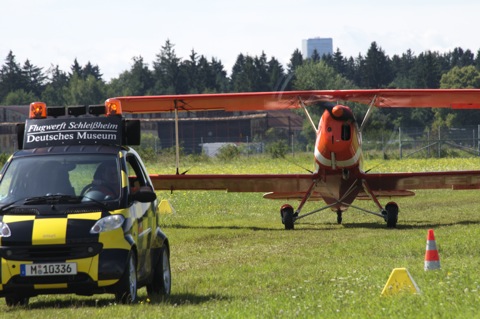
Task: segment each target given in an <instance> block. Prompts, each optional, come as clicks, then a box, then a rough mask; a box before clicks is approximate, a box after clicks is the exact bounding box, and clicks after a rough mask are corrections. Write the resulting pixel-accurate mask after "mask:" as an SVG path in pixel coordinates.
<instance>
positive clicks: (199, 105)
mask: <svg viewBox="0 0 480 319" xmlns="http://www.w3.org/2000/svg"><path fill="white" fill-rule="evenodd" d="M112 99H115V100H119V101H120V102H121V105H122V110H123V111H124V112H127V113H155V112H169V111H174V110H175V109H177V110H178V111H205V110H225V111H260V110H284V109H295V108H300V107H301V103H304V104H305V105H312V104H315V103H319V102H338V101H349V102H357V103H362V104H367V105H368V104H372V105H374V106H376V107H436V108H452V109H477V108H480V89H383V90H313V91H284V92H250V93H220V94H184V95H157V96H124V97H116V98H112Z"/></svg>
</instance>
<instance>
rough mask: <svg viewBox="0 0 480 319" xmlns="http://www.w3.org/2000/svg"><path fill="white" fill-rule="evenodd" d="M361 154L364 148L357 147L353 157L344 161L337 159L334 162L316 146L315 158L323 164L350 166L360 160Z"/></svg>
mask: <svg viewBox="0 0 480 319" xmlns="http://www.w3.org/2000/svg"><path fill="white" fill-rule="evenodd" d="M360 156H362V149H361V148H360V147H359V148H357V151H356V152H355V155H354V156H353V157H351V158H349V159H346V160H343V161H335V163H332V160H331V159H328V158H326V157H325V156H323V154H322V153H320V151H319V150H318V149H317V148H316V147H315V159H316V160H317V161H318V162H319V163H320V164H322V165H323V166H329V167H334V166H337V167H350V166H353V165H355V164H356V163H357V162H358V160H359V159H360Z"/></svg>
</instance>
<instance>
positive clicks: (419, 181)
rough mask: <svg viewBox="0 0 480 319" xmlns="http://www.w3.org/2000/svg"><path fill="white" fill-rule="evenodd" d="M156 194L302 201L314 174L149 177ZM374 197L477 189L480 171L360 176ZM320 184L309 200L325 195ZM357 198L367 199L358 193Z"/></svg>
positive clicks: (323, 185)
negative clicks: (210, 194) (249, 194)
mask: <svg viewBox="0 0 480 319" xmlns="http://www.w3.org/2000/svg"><path fill="white" fill-rule="evenodd" d="M150 178H151V180H152V183H153V186H154V188H155V190H169V191H178V190H224V191H227V192H261V193H265V195H264V198H268V199H299V200H300V199H301V198H303V197H304V195H305V193H306V192H307V190H308V188H309V187H310V185H311V183H312V182H313V181H314V179H316V178H318V175H315V174H218V175H217V174H214V175H212V174H200V175H174V174H172V175H158V174H152V175H150ZM360 179H361V180H364V181H365V182H366V183H367V184H368V187H369V188H370V190H371V191H372V192H373V193H374V195H375V196H376V197H397V196H412V195H414V192H413V191H414V190H419V189H453V190H466V189H480V171H444V172H413V173H373V174H372V173H363V174H362V175H361V176H360ZM328 192H329V190H328V187H327V185H326V184H325V183H323V182H322V181H320V182H319V183H318V184H317V186H316V187H315V191H314V192H313V193H312V195H311V197H310V199H311V200H319V199H321V196H322V194H328ZM358 198H359V199H362V198H368V194H367V193H366V192H364V191H361V192H360V193H359V194H358Z"/></svg>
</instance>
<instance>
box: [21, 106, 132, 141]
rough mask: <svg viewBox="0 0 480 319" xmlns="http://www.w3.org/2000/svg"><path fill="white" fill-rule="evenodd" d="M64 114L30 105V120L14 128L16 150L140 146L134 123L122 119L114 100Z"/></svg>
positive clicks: (119, 108)
mask: <svg viewBox="0 0 480 319" xmlns="http://www.w3.org/2000/svg"><path fill="white" fill-rule="evenodd" d="M67 110H68V112H65V108H64V107H62V108H59V107H49V108H47V105H46V104H45V103H43V102H34V103H32V104H30V116H29V117H30V118H29V119H27V120H26V122H25V124H22V125H21V126H19V127H18V128H17V133H18V135H19V137H18V142H19V148H24V149H32V148H38V147H50V146H63V145H125V144H129V145H133V144H139V142H140V125H139V123H136V122H138V121H131V120H130V121H126V120H124V119H122V116H121V115H122V108H121V104H120V102H119V101H117V100H115V99H109V100H107V101H106V102H105V105H92V106H75V107H68V108H67ZM66 113H68V116H65V114H66ZM132 122H135V123H132ZM127 141H128V143H127Z"/></svg>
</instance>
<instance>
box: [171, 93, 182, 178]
mask: <svg viewBox="0 0 480 319" xmlns="http://www.w3.org/2000/svg"><path fill="white" fill-rule="evenodd" d="M177 101H178V100H173V103H174V106H175V166H176V174H177V175H179V171H178V170H179V167H180V145H179V137H178V135H179V133H178V105H177Z"/></svg>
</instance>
